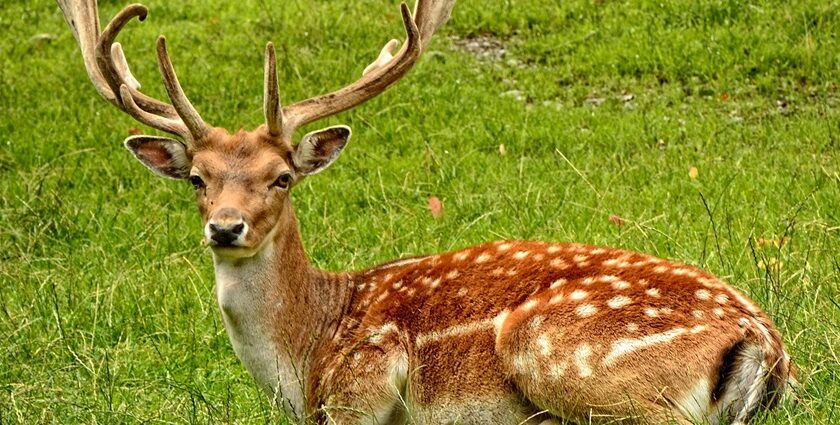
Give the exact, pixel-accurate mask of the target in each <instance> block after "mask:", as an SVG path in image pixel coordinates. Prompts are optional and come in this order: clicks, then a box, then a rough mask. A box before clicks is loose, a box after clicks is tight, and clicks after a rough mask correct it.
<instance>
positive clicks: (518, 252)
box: [513, 251, 530, 260]
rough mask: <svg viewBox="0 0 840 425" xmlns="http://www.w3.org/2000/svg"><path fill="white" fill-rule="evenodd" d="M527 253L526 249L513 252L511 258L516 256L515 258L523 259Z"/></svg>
mask: <svg viewBox="0 0 840 425" xmlns="http://www.w3.org/2000/svg"><path fill="white" fill-rule="evenodd" d="M528 254H530V253H529V252H528V251H517V252H516V253H515V254H513V258H516V259H517V260H523V259H525V258H527V257H528Z"/></svg>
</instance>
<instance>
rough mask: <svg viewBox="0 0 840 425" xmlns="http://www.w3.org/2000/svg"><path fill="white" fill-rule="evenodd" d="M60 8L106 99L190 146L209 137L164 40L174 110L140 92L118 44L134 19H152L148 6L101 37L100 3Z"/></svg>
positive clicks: (126, 14)
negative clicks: (149, 15) (178, 77)
mask: <svg viewBox="0 0 840 425" xmlns="http://www.w3.org/2000/svg"><path fill="white" fill-rule="evenodd" d="M57 2H58V5H59V7H60V8H61V10H62V12H63V13H64V19H65V20H66V21H67V24H68V25H69V26H70V29H71V30H72V32H73V36H74V37H75V38H76V41H77V42H78V44H79V47H80V49H81V51H82V58H83V60H84V63H85V69H86V70H87V73H88V76H89V77H90V80H91V82H92V83H93V85H94V87H95V88H96V90H97V91H98V92H99V94H100V95H102V97H103V98H105V99H106V100H107V101H109V102H111V103H112V104H114V105H116V106H117V107H119V108H120V109H122V110H123V111H125V112H127V113H128V114H129V115H131V116H132V117H133V118H135V119H136V120H138V121H140V122H142V123H143V124H146V125H148V126H150V127H154V128H157V129H158V130H162V131H165V132H168V133H172V134H174V135H177V136H180V137H182V138H183V139H184V141H185V142H186V143H187V144H190V143H192V142H194V141H195V140H197V139H199V138H201V137H202V136H203V135H204V134H206V132H207V131H208V127H207V125H206V124H205V123H204V121H202V120H201V117H200V116H199V115H198V113H197V112H196V111H195V108H193V106H192V105H191V104H190V103H189V100H187V98H186V96H184V93H183V90H182V89H181V87H180V85H179V84H178V80H177V78H176V77H175V72H174V71H173V70H172V64H171V62H170V61H169V57H168V55H167V53H166V46H165V44H164V42H163V41H162V40H159V42H158V59H159V60H160V62H161V65H160V66H161V72H162V73H163V76H164V83H165V84H166V89H167V93H168V94H169V97H170V98H171V99H172V102H173V104H174V106H173V105H170V104H169V103H166V102H163V101H160V100H158V99H155V98H153V97H149V96H147V95H145V94H143V93H141V92H140V91H138V89H139V88H140V83H139V82H138V81H137V80H136V79H135V78H134V76H133V75H132V74H131V70H130V68H129V66H128V61H126V58H125V54H124V53H123V50H122V46H121V45H120V44H119V43H117V42H115V40H116V38H117V36H118V35H119V33H120V31H122V29H123V28H124V27H125V25H126V24H127V23H128V22H129V21H131V20H132V19H133V18H137V19H138V20H140V21H143V20H145V19H146V16H147V15H148V9H147V8H146V7H145V6H143V5H141V4H132V5H128V6H126V7H124V8H123V9H122V10H120V11H119V12H118V13H117V14H116V15H115V16H114V18H113V19H111V21H110V22H109V23H108V25H106V26H105V29H104V30H103V31H101V32H100V25H99V15H98V14H99V11H98V7H97V2H96V0H57Z"/></svg>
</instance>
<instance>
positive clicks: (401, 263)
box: [371, 257, 428, 271]
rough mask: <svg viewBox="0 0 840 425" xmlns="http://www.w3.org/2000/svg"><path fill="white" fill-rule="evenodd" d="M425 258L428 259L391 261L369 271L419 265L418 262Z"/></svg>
mask: <svg viewBox="0 0 840 425" xmlns="http://www.w3.org/2000/svg"><path fill="white" fill-rule="evenodd" d="M426 258H428V257H418V258H406V259H405V260H397V261H393V262H390V263H388V264H385V265H384V266H379V267H377V268H376V269H373V270H371V271H376V270H383V269H390V268H394V267H400V266H406V265H409V264H414V263H419V262H421V261H423V260H425V259H426Z"/></svg>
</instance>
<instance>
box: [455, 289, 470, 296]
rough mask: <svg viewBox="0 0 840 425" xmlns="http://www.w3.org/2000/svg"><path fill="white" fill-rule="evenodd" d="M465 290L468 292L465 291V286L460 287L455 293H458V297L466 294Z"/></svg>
mask: <svg viewBox="0 0 840 425" xmlns="http://www.w3.org/2000/svg"><path fill="white" fill-rule="evenodd" d="M467 292H468V291H467V288H461V289H459V290H458V294H457V295H458V296H459V297H463V296H464V295H467Z"/></svg>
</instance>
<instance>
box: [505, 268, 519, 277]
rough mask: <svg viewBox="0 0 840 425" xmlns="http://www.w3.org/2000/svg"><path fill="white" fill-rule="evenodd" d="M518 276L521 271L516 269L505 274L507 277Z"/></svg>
mask: <svg viewBox="0 0 840 425" xmlns="http://www.w3.org/2000/svg"><path fill="white" fill-rule="evenodd" d="M517 274H519V271H517V270H516V269H515V268H512V269H508V271H506V272H505V275H507V276H516V275H517Z"/></svg>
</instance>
